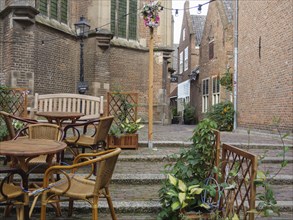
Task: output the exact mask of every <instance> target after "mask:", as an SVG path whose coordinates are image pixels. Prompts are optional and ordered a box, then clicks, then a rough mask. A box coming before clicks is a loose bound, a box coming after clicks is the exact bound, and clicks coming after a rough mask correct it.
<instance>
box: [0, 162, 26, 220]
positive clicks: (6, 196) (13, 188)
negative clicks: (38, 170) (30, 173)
mask: <svg viewBox="0 0 293 220" xmlns="http://www.w3.org/2000/svg"><path fill="white" fill-rule="evenodd" d="M0 173H1V174H7V175H6V176H5V177H4V178H3V179H2V180H0V205H6V206H10V205H15V206H16V213H17V219H18V220H23V219H25V220H28V219H29V207H28V204H29V199H28V193H27V190H28V179H27V175H26V173H25V172H24V171H23V170H22V169H16V168H1V169H0ZM12 175H19V176H20V177H21V183H22V186H20V183H19V182H18V185H16V184H13V183H11V182H10V180H11V176H12ZM7 215H9V209H8V207H6V209H5V216H7Z"/></svg>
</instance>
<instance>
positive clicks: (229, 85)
mask: <svg viewBox="0 0 293 220" xmlns="http://www.w3.org/2000/svg"><path fill="white" fill-rule="evenodd" d="M220 84H221V86H223V87H225V88H226V90H228V91H230V92H232V90H233V78H232V73H230V67H229V68H227V69H226V72H225V73H224V76H222V77H221V79H220Z"/></svg>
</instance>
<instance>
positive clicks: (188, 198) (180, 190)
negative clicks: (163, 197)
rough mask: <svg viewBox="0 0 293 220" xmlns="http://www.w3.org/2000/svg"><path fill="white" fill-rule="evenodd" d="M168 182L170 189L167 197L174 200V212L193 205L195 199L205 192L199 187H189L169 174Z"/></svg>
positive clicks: (172, 206) (172, 205) (172, 207)
mask: <svg viewBox="0 0 293 220" xmlns="http://www.w3.org/2000/svg"><path fill="white" fill-rule="evenodd" d="M168 180H169V183H170V189H169V191H168V192H167V195H168V196H169V197H170V200H172V204H171V209H172V211H176V210H182V209H183V208H185V207H186V206H188V204H191V203H193V202H194V201H196V200H195V198H196V197H197V196H198V195H200V194H201V192H202V191H203V189H202V188H200V187H199V185H190V186H187V184H186V183H184V182H183V181H182V180H180V179H177V178H176V177H174V176H172V175H171V174H168Z"/></svg>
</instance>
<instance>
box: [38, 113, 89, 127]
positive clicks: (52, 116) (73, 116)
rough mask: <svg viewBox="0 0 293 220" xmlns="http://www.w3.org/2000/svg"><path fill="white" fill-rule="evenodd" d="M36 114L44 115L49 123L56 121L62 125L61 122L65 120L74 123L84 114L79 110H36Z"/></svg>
mask: <svg viewBox="0 0 293 220" xmlns="http://www.w3.org/2000/svg"><path fill="white" fill-rule="evenodd" d="M36 115H37V116H41V117H45V118H46V119H47V120H48V122H49V123H54V122H55V123H56V124H57V125H59V126H62V123H63V122H64V121H66V120H71V122H72V123H75V122H76V121H77V120H78V119H79V118H80V117H82V116H84V113H80V112H37V113H36Z"/></svg>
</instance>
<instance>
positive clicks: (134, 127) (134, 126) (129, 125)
mask: <svg viewBox="0 0 293 220" xmlns="http://www.w3.org/2000/svg"><path fill="white" fill-rule="evenodd" d="M143 127H144V125H142V124H141V118H139V119H137V120H136V121H134V122H131V121H129V120H128V118H126V119H125V121H124V122H121V123H120V124H119V125H112V126H111V128H110V132H109V133H110V135H114V136H116V137H120V136H121V135H123V134H134V133H136V132H137V131H138V130H139V129H142V128H143Z"/></svg>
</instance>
